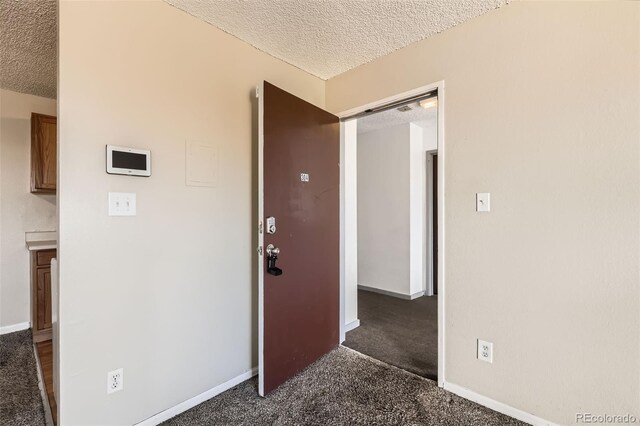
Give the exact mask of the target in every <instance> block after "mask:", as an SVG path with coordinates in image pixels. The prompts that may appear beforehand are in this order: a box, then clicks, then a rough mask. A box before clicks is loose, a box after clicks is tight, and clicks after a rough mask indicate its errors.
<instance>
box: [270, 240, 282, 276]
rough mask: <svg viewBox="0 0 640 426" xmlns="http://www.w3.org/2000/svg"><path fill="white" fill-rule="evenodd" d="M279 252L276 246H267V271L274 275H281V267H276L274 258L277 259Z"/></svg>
mask: <svg viewBox="0 0 640 426" xmlns="http://www.w3.org/2000/svg"><path fill="white" fill-rule="evenodd" d="M279 254H280V249H279V248H278V247H275V246H274V245H273V244H269V245H268V246H267V273H268V274H271V275H274V276H276V277H277V276H279V275H282V269H280V268H278V267H276V260H278V255H279Z"/></svg>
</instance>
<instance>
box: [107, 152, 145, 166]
mask: <svg viewBox="0 0 640 426" xmlns="http://www.w3.org/2000/svg"><path fill="white" fill-rule="evenodd" d="M111 155H112V157H111V163H112V166H113V167H116V168H119V169H130V170H146V169H147V156H146V155H144V154H136V153H134V152H123V151H112V153H111Z"/></svg>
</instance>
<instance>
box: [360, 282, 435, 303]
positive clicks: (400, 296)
mask: <svg viewBox="0 0 640 426" xmlns="http://www.w3.org/2000/svg"><path fill="white" fill-rule="evenodd" d="M358 290H364V291H370V292H372V293H379V294H384V295H385V296H391V297H397V298H398V299H404V300H413V299H417V298H418V297H422V296H424V290H420V291H417V292H415V293H413V294H404V293H398V292H395V291H389V290H383V289H381V288H375V287H369V286H366V285H361V284H358Z"/></svg>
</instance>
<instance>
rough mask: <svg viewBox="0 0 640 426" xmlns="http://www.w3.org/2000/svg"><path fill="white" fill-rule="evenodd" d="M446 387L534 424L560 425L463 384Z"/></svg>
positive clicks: (465, 397) (463, 396)
mask: <svg viewBox="0 0 640 426" xmlns="http://www.w3.org/2000/svg"><path fill="white" fill-rule="evenodd" d="M444 388H445V389H446V390H448V391H449V392H451V393H455V394H456V395H458V396H461V397H462V398H464V399H468V400H470V401H473V402H475V403H478V404H480V405H483V406H485V407H487V408H490V409H492V410H493V411H497V412H498V413H502V414H506V415H507V416H509V417H513V418H514V419H518V420H520V421H523V422H526V423H529V424H531V425H534V426H559V425H557V424H556V423H553V422H550V421H548V420H545V419H542V418H540V417H538V416H534V415H533V414H531V413H527V412H526V411H522V410H519V409H517V408H514V407H511V406H510V405H507V404H504V403H502V402H499V401H496V400H494V399H491V398H488V397H486V396H483V395H480V394H479V393H476V392H474V391H472V390H469V389H467V388H464V387H462V386H458V385H454V384H453V383H449V382H444Z"/></svg>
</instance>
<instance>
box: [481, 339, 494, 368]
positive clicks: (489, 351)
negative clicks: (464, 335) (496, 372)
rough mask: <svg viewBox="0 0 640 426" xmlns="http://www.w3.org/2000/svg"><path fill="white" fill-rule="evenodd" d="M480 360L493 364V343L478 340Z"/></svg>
mask: <svg viewBox="0 0 640 426" xmlns="http://www.w3.org/2000/svg"><path fill="white" fill-rule="evenodd" d="M478 359H479V360H480V361H484V362H488V363H490V364H492V363H493V343H491V342H486V341H484V340H480V339H478Z"/></svg>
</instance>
